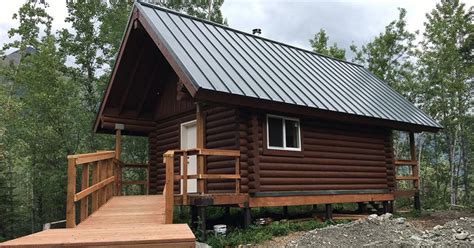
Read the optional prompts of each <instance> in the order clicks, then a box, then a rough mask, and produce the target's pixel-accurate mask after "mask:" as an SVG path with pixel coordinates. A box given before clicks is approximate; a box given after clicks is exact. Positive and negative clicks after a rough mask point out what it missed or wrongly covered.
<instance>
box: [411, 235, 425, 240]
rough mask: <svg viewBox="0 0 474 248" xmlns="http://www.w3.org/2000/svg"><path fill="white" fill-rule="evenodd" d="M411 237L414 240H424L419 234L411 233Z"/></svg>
mask: <svg viewBox="0 0 474 248" xmlns="http://www.w3.org/2000/svg"><path fill="white" fill-rule="evenodd" d="M410 239H413V240H416V241H422V240H423V239H422V238H421V237H420V236H418V235H411V236H410Z"/></svg>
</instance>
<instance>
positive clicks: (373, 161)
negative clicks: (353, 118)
mask: <svg viewBox="0 0 474 248" xmlns="http://www.w3.org/2000/svg"><path fill="white" fill-rule="evenodd" d="M264 119H265V115H263V114H261V115H259V117H258V122H259V125H258V127H257V129H258V138H259V142H258V149H259V150H260V151H261V152H260V156H259V159H258V166H257V167H258V170H257V171H256V172H257V173H258V176H256V179H257V180H258V183H256V184H255V192H271V191H306V190H366V189H370V190H372V189H380V190H384V189H385V190H386V189H390V188H393V183H394V182H393V161H392V160H393V157H392V151H391V143H390V140H391V137H390V131H389V130H387V129H379V128H375V127H360V126H354V125H344V124H339V123H332V122H325V121H318V120H314V119H313V120H311V119H300V125H301V132H302V149H303V151H302V152H301V154H299V156H292V155H285V154H284V153H282V154H280V155H276V154H275V152H273V151H272V152H271V154H268V153H265V151H264V150H265V149H262V148H263V145H264V141H265V138H266V137H264V135H265V136H266V129H265V128H266V126H265V124H264ZM252 177H254V176H253V175H250V178H252ZM251 180H252V179H251ZM251 191H252V190H251Z"/></svg>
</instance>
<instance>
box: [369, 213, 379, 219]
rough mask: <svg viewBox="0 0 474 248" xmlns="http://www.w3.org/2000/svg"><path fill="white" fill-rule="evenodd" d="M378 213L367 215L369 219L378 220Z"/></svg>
mask: <svg viewBox="0 0 474 248" xmlns="http://www.w3.org/2000/svg"><path fill="white" fill-rule="evenodd" d="M378 217H379V216H378V215H377V214H371V215H369V217H367V219H368V220H377V219H378Z"/></svg>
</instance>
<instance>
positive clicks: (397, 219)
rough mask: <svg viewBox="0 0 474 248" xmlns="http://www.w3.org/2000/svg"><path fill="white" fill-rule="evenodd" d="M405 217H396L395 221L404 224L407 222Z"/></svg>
mask: <svg viewBox="0 0 474 248" xmlns="http://www.w3.org/2000/svg"><path fill="white" fill-rule="evenodd" d="M405 220H406V219H405V218H403V217H400V218H396V219H395V221H396V222H397V224H404V223H405Z"/></svg>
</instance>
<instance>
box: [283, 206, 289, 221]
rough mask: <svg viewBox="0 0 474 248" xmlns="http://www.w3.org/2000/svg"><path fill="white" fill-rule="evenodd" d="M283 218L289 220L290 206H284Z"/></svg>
mask: <svg viewBox="0 0 474 248" xmlns="http://www.w3.org/2000/svg"><path fill="white" fill-rule="evenodd" d="M283 217H284V218H288V206H283Z"/></svg>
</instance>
